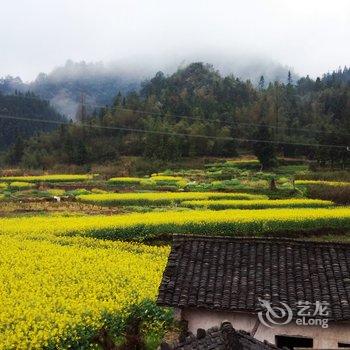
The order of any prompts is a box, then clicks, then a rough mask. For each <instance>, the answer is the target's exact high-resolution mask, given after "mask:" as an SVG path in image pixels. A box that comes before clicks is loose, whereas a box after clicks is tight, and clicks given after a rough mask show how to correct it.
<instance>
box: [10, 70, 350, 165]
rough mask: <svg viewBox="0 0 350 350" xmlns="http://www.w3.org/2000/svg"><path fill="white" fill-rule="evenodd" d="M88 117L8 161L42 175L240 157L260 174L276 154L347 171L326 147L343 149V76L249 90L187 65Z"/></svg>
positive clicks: (344, 158)
mask: <svg viewBox="0 0 350 350" xmlns="http://www.w3.org/2000/svg"><path fill="white" fill-rule="evenodd" d="M87 110H88V108H87V106H81V107H80V109H79V111H78V113H77V121H76V122H74V123H71V124H69V125H61V126H60V127H59V128H57V129H55V130H54V131H50V132H48V133H42V134H40V135H37V136H34V137H32V138H30V139H29V140H27V141H26V142H25V145H24V147H23V150H22V153H21V154H20V157H17V159H16V161H18V162H19V163H21V164H23V165H25V166H31V167H42V168H49V167H51V166H52V165H54V164H56V163H74V164H79V165H81V164H89V163H92V162H104V161H111V160H115V159H116V158H117V157H118V156H120V155H132V156H144V157H147V158H155V159H162V160H170V161H172V160H177V159H179V158H181V157H192V156H218V157H230V156H236V155H237V154H238V153H239V152H240V151H241V150H244V151H247V150H248V151H252V152H254V153H255V154H256V155H257V156H258V157H259V159H261V161H262V162H263V163H264V165H265V167H270V166H273V165H274V164H275V160H276V155H277V154H280V155H283V156H285V157H307V158H309V159H313V160H316V161H317V162H319V164H321V165H324V166H340V167H345V166H346V165H347V164H348V163H349V153H350V152H348V151H347V150H346V148H345V147H334V146H344V145H345V146H346V145H347V143H348V140H349V138H350V136H349V135H350V69H348V68H346V67H345V68H344V69H339V70H338V71H336V72H333V73H329V74H326V75H324V76H323V77H322V78H317V79H316V80H314V79H311V78H310V77H309V76H306V77H303V78H301V79H298V80H297V81H293V76H292V74H291V73H290V72H289V74H288V77H287V82H286V83H280V82H277V81H276V82H274V83H269V84H266V83H265V79H264V77H263V76H261V78H260V81H259V84H258V86H254V85H253V84H252V83H251V82H250V81H242V80H240V79H238V78H236V77H234V76H232V75H229V76H221V75H220V73H219V72H218V71H216V70H215V69H214V68H213V66H211V65H208V64H204V63H192V64H190V65H189V66H187V67H186V68H183V69H179V70H178V71H177V72H175V73H174V74H172V75H170V76H165V75H164V74H163V73H162V72H159V73H157V74H156V75H155V76H154V77H153V78H152V79H150V80H147V81H145V82H143V83H142V86H141V89H140V91H138V92H131V93H128V94H126V95H122V94H121V93H118V94H117V95H116V97H115V99H114V102H113V104H112V105H110V106H106V107H105V108H99V109H95V111H94V112H93V113H87ZM133 129H137V130H138V131H135V130H133ZM142 131H144V132H142ZM201 136H202V137H201ZM261 141H264V142H261ZM14 147H15V146H12V148H11V149H10V151H9V153H11V152H13V149H14Z"/></svg>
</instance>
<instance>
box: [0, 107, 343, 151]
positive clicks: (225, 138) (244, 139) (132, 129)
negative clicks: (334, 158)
mask: <svg viewBox="0 0 350 350" xmlns="http://www.w3.org/2000/svg"><path fill="white" fill-rule="evenodd" d="M0 118H1V119H9V120H22V121H30V122H39V123H48V124H54V125H72V123H70V122H62V121H56V120H43V119H37V118H27V117H16V116H11V115H2V114H0ZM76 125H77V126H81V127H86V128H95V129H105V130H119V131H129V132H137V133H145V134H156V135H167V136H181V137H194V138H204V139H214V140H222V141H238V142H257V143H259V142H260V143H271V144H282V145H294V146H304V147H328V148H341V149H342V148H345V149H346V150H347V149H348V147H349V146H345V145H329V144H313V143H298V142H282V141H272V140H257V139H246V138H238V137H231V136H228V137H224V136H222V137H221V136H210V135H200V134H185V133H178V132H168V131H156V130H145V129H135V128H126V127H119V126H104V125H93V124H86V123H79V124H76Z"/></svg>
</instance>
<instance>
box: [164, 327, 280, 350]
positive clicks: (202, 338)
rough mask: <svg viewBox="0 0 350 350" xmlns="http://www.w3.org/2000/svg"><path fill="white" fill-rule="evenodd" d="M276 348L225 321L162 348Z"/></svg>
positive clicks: (170, 349) (208, 349) (232, 349)
mask: <svg viewBox="0 0 350 350" xmlns="http://www.w3.org/2000/svg"><path fill="white" fill-rule="evenodd" d="M212 349H215V350H272V349H274V350H276V349H278V348H277V347H276V346H275V345H272V344H269V343H267V342H260V341H258V340H256V339H255V338H254V337H252V336H250V335H249V333H246V332H244V331H236V330H235V329H234V328H233V327H232V325H231V323H229V322H223V323H222V325H221V327H213V328H210V329H208V330H207V331H205V330H203V329H199V330H198V331H197V336H194V335H193V334H189V335H188V336H187V337H186V338H185V339H183V340H182V341H179V342H175V343H173V344H165V343H163V344H162V346H161V350H212Z"/></svg>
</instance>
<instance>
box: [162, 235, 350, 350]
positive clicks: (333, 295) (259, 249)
mask: <svg viewBox="0 0 350 350" xmlns="http://www.w3.org/2000/svg"><path fill="white" fill-rule="evenodd" d="M157 302H158V304H159V305H162V306H168V307H173V308H174V309H175V314H176V315H177V317H178V318H179V319H181V320H183V321H185V322H186V323H187V327H188V331H190V332H192V333H196V332H197V330H198V329H209V328H211V327H215V326H216V327H218V326H220V324H221V323H222V322H224V321H228V322H230V323H231V324H232V326H233V327H234V328H235V329H240V330H244V331H246V332H249V333H250V335H251V336H253V337H254V338H255V339H257V340H259V341H262V342H263V341H266V342H269V343H272V344H274V345H276V346H278V347H280V348H282V347H288V348H290V349H292V348H294V347H303V348H315V349H337V348H350V244H344V243H329V242H314V241H302V240H290V239H277V238H238V237H236V238H226V237H207V236H190V235H178V236H175V238H174V242H173V245H172V249H171V253H170V255H169V258H168V263H167V266H166V269H165V271H164V274H163V279H162V282H161V285H160V287H159V295H158V301H157Z"/></svg>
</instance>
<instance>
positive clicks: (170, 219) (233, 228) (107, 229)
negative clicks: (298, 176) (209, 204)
mask: <svg viewBox="0 0 350 350" xmlns="http://www.w3.org/2000/svg"><path fill="white" fill-rule="evenodd" d="M328 229H341V230H348V229H350V208H347V207H335V208H299V209H298V210H295V209H293V208H286V209H282V208H273V209H260V210H249V211H247V210H239V209H230V210H221V211H215V210H198V211H183V212H178V211H166V212H148V213H133V214H124V215H118V216H102V215H99V216H89V217H85V216H79V217H23V218H3V219H0V234H5V235H20V236H21V237H38V236H40V235H41V234H44V235H48V234H51V235H59V236H67V235H69V236H70V235H86V236H92V237H96V238H109V239H128V240H144V239H149V238H154V237H157V236H165V235H172V234H175V233H186V234H187V233H189V234H202V235H206V234H208V235H236V234H244V235H252V236H257V235H262V234H266V233H271V232H283V231H285V232H287V231H288V232H296V233H297V234H300V233H301V232H304V231H308V230H312V231H315V230H323V231H324V232H325V233H327V230H328Z"/></svg>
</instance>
